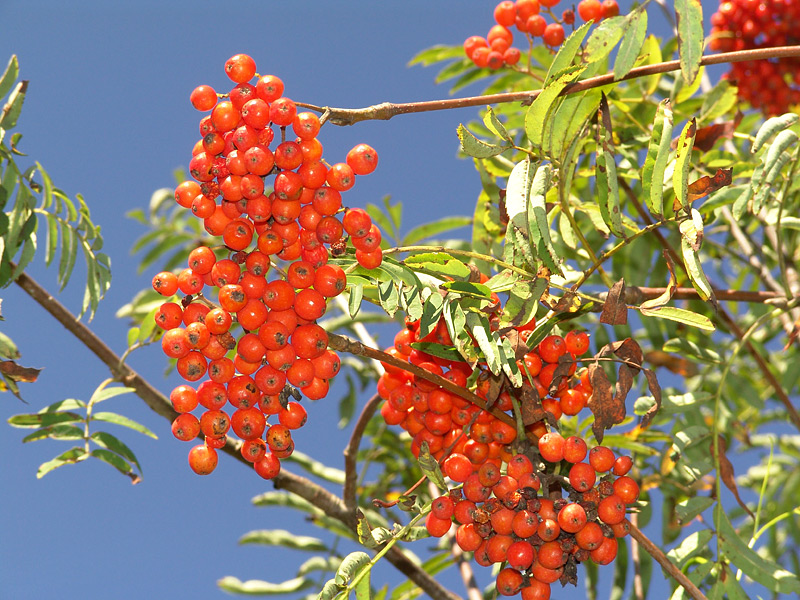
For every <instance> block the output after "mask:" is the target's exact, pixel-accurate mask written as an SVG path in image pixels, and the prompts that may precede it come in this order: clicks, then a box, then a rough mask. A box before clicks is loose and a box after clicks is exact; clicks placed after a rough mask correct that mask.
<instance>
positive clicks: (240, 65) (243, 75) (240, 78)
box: [225, 54, 256, 83]
mask: <svg viewBox="0 0 800 600" xmlns="http://www.w3.org/2000/svg"><path fill="white" fill-rule="evenodd" d="M225 74H226V75H227V76H228V77H230V78H231V80H232V81H234V82H236V83H244V82H245V81H250V80H251V79H252V78H253V76H254V75H255V74H256V62H255V61H254V60H253V59H252V58H251V57H249V56H248V55H247V54H236V55H234V56H231V57H230V58H229V59H228V60H227V61H226V62H225Z"/></svg>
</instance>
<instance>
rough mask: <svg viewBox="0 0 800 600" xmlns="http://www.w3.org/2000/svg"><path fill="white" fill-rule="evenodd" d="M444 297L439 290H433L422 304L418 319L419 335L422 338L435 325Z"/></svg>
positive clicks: (440, 312)
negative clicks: (420, 315)
mask: <svg viewBox="0 0 800 600" xmlns="http://www.w3.org/2000/svg"><path fill="white" fill-rule="evenodd" d="M443 306H444V299H442V296H441V295H440V294H439V292H433V293H432V294H431V295H430V296H428V298H427V300H425V303H424V304H423V305H422V317H420V321H419V337H420V338H424V337H425V336H426V335H428V334H429V333H430V332H431V331H433V329H434V328H435V327H436V324H437V323H438V322H439V317H440V316H441V314H442V307H443Z"/></svg>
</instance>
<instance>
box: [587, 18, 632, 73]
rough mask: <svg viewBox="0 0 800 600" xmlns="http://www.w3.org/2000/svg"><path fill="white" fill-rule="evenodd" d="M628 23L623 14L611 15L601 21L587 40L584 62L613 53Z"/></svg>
mask: <svg viewBox="0 0 800 600" xmlns="http://www.w3.org/2000/svg"><path fill="white" fill-rule="evenodd" d="M626 23H629V21H626V18H625V17H622V16H616V17H610V18H608V19H603V20H602V21H600V23H599V24H598V25H597V27H595V28H594V31H592V35H590V36H589V39H588V40H586V50H585V51H584V53H583V60H584V62H587V63H593V62H597V61H600V60H603V59H604V58H605V57H606V56H608V55H609V54H611V51H612V50H613V49H614V46H616V45H617V42H619V41H620V40H621V39H622V36H623V34H624V33H625V30H626V27H625V25H626Z"/></svg>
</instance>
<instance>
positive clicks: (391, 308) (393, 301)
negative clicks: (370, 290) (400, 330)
mask: <svg viewBox="0 0 800 600" xmlns="http://www.w3.org/2000/svg"><path fill="white" fill-rule="evenodd" d="M378 300H379V301H380V303H381V307H382V308H383V310H385V311H386V314H387V315H389V316H390V317H392V316H394V313H396V312H397V308H398V306H400V293H399V292H398V291H397V285H396V284H395V282H394V281H391V280H389V281H381V282H379V283H378Z"/></svg>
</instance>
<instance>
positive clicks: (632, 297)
mask: <svg viewBox="0 0 800 600" xmlns="http://www.w3.org/2000/svg"><path fill="white" fill-rule="evenodd" d="M665 291H667V288H660V287H636V286H631V287H626V288H625V302H626V303H627V304H640V303H641V302H643V301H645V300H652V299H653V298H658V297H659V296H661V294H663V293H664V292H665ZM714 295H715V296H716V297H717V299H718V300H728V301H731V302H753V303H758V304H763V303H764V302H767V301H769V300H778V299H780V300H786V294H784V293H782V292H762V291H757V292H751V291H749V290H714ZM601 297H602V295H601ZM672 299H673V300H699V299H700V294H698V293H697V290H695V289H694V288H687V287H679V288H675V292H674V293H673V294H672Z"/></svg>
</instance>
